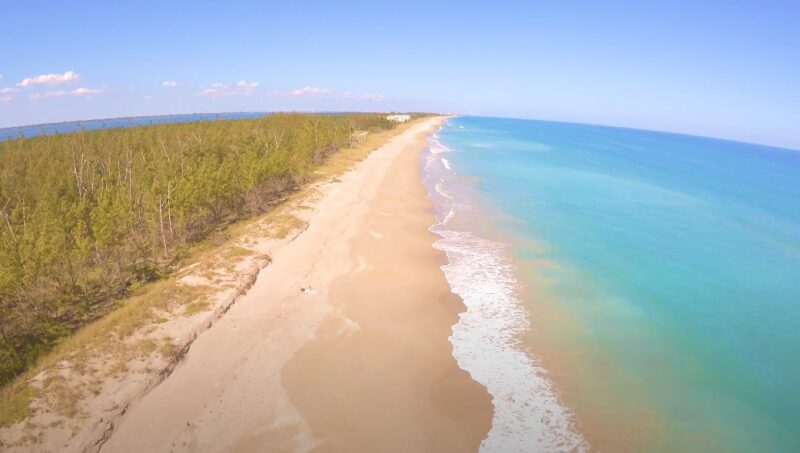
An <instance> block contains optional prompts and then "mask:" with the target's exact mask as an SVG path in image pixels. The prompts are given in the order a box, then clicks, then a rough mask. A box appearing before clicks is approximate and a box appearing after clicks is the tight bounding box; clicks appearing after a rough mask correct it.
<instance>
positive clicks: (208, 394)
mask: <svg viewBox="0 0 800 453" xmlns="http://www.w3.org/2000/svg"><path fill="white" fill-rule="evenodd" d="M441 121H442V119H441V118H431V119H427V120H425V121H422V122H420V123H418V124H416V125H413V126H412V127H411V128H409V129H408V130H407V131H405V132H404V133H402V134H400V135H398V136H396V137H395V138H393V139H392V140H391V141H390V142H388V143H387V144H385V145H384V146H382V147H380V148H379V149H377V150H375V151H374V152H372V153H371V154H370V155H369V157H367V158H366V159H365V160H364V161H362V162H361V163H359V164H358V165H357V166H356V167H355V168H354V169H353V170H352V171H350V172H348V173H346V174H345V175H343V176H342V177H341V178H339V179H338V180H335V181H333V182H331V183H328V184H325V185H323V186H322V187H321V188H320V193H319V195H318V197H317V198H316V199H315V200H313V201H312V202H309V203H308V206H307V208H308V209H309V210H311V213H310V214H309V215H308V217H307V218H308V222H309V226H308V228H307V229H306V230H305V231H303V232H302V233H301V234H300V235H298V236H297V237H296V238H295V239H294V240H292V241H289V242H287V243H286V244H284V245H282V246H281V247H278V248H276V249H275V250H274V251H273V252H272V254H271V256H272V263H271V264H270V265H269V266H267V267H266V268H264V269H263V270H262V271H261V273H260V274H259V276H258V279H257V281H256V283H255V284H254V285H253V287H252V288H251V289H250V291H249V292H248V293H247V294H245V295H244V296H243V297H242V298H241V299H240V300H239V301H237V303H236V304H235V305H233V306H232V307H231V309H230V310H229V311H228V312H227V313H226V314H225V315H224V316H223V317H222V318H221V319H219V320H218V321H217V322H216V323H215V324H214V325H213V326H212V327H211V328H209V329H208V330H207V331H205V332H204V333H203V334H202V335H200V336H199V337H198V338H197V339H196V340H195V342H194V343H193V344H192V346H191V349H190V350H189V352H188V354H187V355H186V357H185V359H184V360H183V361H182V362H181V363H180V364H179V365H178V367H177V368H176V369H175V371H174V372H173V373H172V374H171V375H170V376H169V377H168V378H167V379H166V380H164V382H162V383H161V384H160V385H158V386H157V387H155V388H154V389H153V390H152V391H151V392H150V393H148V394H147V395H146V396H145V397H144V398H142V399H141V400H140V401H138V402H137V403H135V404H134V405H132V407H131V408H130V409H129V410H128V411H127V413H126V414H125V415H124V416H123V417H122V418H121V419H120V420H119V421H118V423H117V426H115V427H114V432H113V433H112V434H111V436H110V438H109V439H108V440H107V441H106V442H105V444H103V446H102V450H103V451H342V452H345V451H346V452H353V451H437V452H446V451H458V452H463V451H476V450H477V449H478V447H479V445H480V442H481V440H482V439H483V437H484V436H485V435H486V433H487V432H488V430H489V428H490V426H491V420H492V404H491V399H490V396H489V394H488V393H487V391H486V389H485V388H484V387H483V386H481V385H480V384H478V383H477V382H475V381H474V380H472V379H471V377H470V376H469V374H468V373H467V372H465V371H464V370H461V369H460V368H459V367H458V365H457V364H456V361H455V359H454V358H453V356H452V346H451V344H450V342H449V340H448V337H449V335H450V332H451V327H452V325H453V324H454V323H456V322H457V320H458V313H459V312H460V311H462V310H463V309H464V306H463V305H462V303H461V301H460V300H459V299H458V297H457V296H455V295H453V294H452V293H451V292H450V288H449V286H448V284H447V282H446V280H445V277H444V274H443V273H442V271H441V269H440V266H441V265H442V264H443V262H444V260H445V257H444V256H443V254H442V252H440V251H437V250H435V249H433V248H432V246H431V244H432V243H433V242H434V241H435V240H436V237H435V236H434V235H433V234H432V233H430V232H429V231H428V227H429V226H430V225H431V224H432V223H434V218H433V214H432V212H431V211H430V203H429V201H428V199H427V196H426V191H425V189H424V187H423V185H422V182H421V177H420V171H421V169H420V164H419V156H420V153H421V151H422V150H423V149H424V148H425V146H426V137H427V136H428V135H429V134H430V133H431V132H432V131H433V130H435V128H436V127H437V126H438V125H439V124H440V123H441Z"/></svg>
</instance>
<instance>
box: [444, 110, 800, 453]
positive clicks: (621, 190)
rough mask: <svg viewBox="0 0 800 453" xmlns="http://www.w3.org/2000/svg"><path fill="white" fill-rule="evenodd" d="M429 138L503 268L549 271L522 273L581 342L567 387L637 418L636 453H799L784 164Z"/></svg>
mask: <svg viewBox="0 0 800 453" xmlns="http://www.w3.org/2000/svg"><path fill="white" fill-rule="evenodd" d="M439 135H440V141H441V142H442V143H443V144H445V145H446V146H448V147H449V148H451V149H452V152H450V153H447V159H448V160H449V161H450V162H451V165H452V168H453V169H454V171H455V172H457V173H458V174H460V175H462V176H469V177H476V179H475V182H474V189H475V190H476V191H477V193H478V194H480V196H481V197H482V198H483V199H484V200H485V201H486V202H487V205H489V206H491V207H492V209H495V210H497V211H498V212H499V213H501V214H502V216H499V217H498V216H495V217H489V218H493V219H499V220H494V222H495V223H496V225H495V226H496V227H497V228H499V229H501V230H503V231H505V232H508V233H509V234H510V235H513V236H514V237H516V238H518V239H519V240H520V244H523V245H522V246H518V248H517V250H516V252H515V253H516V258H517V259H518V260H519V263H523V262H526V260H528V259H530V258H536V259H546V260H550V261H553V262H555V263H556V264H557V266H556V267H554V268H548V269H540V270H538V271H539V272H540V273H542V274H546V275H547V277H549V278H550V279H552V280H551V281H552V283H551V284H549V285H548V286H547V288H546V290H547V291H548V293H549V294H551V295H552V296H553V297H554V299H555V300H556V301H557V303H558V305H559V306H560V308H561V309H563V310H564V311H565V312H567V313H569V315H570V316H573V317H575V318H576V319H578V320H580V322H581V325H582V326H584V328H583V329H582V330H581V332H580V333H579V334H576V339H575V341H576V343H579V345H580V347H581V348H582V351H583V354H584V356H583V358H582V359H581V361H582V362H583V364H582V365H581V367H580V370H576V371H575V373H576V374H577V373H583V374H584V375H585V376H584V379H583V381H585V382H589V381H592V382H593V383H592V385H593V386H594V388H597V389H603V392H608V393H611V394H612V395H611V396H613V398H617V399H620V400H621V399H625V398H629V399H634V400H635V403H636V404H639V405H641V406H644V407H646V409H647V410H652V412H653V413H654V414H655V415H654V419H655V420H657V423H656V424H657V425H658V426H659V428H658V436H656V438H654V439H652V440H651V441H650V442H651V443H649V444H648V445H646V448H645V450H651V451H655V450H658V451H705V450H726V451H729V450H735V451H800V429H799V428H798V427H800V152H798V151H793V150H785V149H778V148H771V147H766V146H759V145H752V144H744V143H737V142H731V141H724V140H716V139H710V138H702V137H693V136H686V135H677V134H668V133H660V132H651V131H641V130H631V129H622V128H610V127H602V126H589V125H578V124H565V123H554V122H543V121H529V120H511V119H497V118H477V117H460V118H455V119H451V120H450V121H449V122H448V124H447V125H446V126H445V127H444V128H443V129H442V131H440V133H439ZM525 241H530V243H531V244H534V243H535V244H536V246H535V247H534V246H533V245H531V246H530V247H526V246H524V244H525ZM525 303H526V304H535V303H536V301H531V300H528V301H525ZM532 323H533V324H534V325H536V319H533V320H532ZM533 350H534V351H535V350H536V347H535V345H533ZM609 364H612V365H613V366H608V365H609ZM587 376H588V377H590V378H591V379H588V378H587ZM576 393H580V392H576ZM581 398H585V399H592V398H595V399H597V401H596V402H591V401H590V402H588V403H586V404H583V405H580V404H578V405H577V406H578V407H594V408H601V409H602V410H607V411H613V410H614V409H613V407H614V404H612V403H604V402H602V401H607V400H609V395H608V394H605V395H602V396H601V395H594V396H592V395H588V396H587V395H586V394H585V392H584V393H581ZM613 398H611V399H610V400H611V401H613ZM601 400H602V401H601ZM567 401H568V402H569V395H567ZM604 404H605V405H604ZM620 407H623V408H624V407H627V406H626V405H620ZM619 410H625V409H619ZM578 417H579V418H580V417H581V414H580V413H578ZM610 418H611V419H613V418H614V414H611V416H610ZM619 419H620V420H624V419H625V418H624V417H619Z"/></svg>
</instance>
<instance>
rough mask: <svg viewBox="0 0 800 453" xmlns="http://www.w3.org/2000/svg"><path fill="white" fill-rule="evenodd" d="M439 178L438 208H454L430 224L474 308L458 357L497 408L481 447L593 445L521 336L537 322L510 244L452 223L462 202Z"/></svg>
mask: <svg viewBox="0 0 800 453" xmlns="http://www.w3.org/2000/svg"><path fill="white" fill-rule="evenodd" d="M434 150H437V151H438V152H435V151H434ZM442 150H447V151H451V150H450V149H449V148H447V147H445V146H444V145H442V144H441V143H440V142H438V140H436V139H435V138H434V139H432V140H431V153H432V154H438V153H441V152H446V151H442ZM433 162H435V161H431V163H433ZM441 163H442V165H444V162H441ZM447 167H449V165H448V166H447ZM425 169H426V172H427V174H426V178H428V179H429V180H430V179H431V178H435V176H434V173H436V171H437V170H439V171H441V169H440V168H439V169H437V168H435V167H434V166H433V165H425ZM448 169H449V168H448ZM436 179H438V181H437V182H436V183H435V185H434V188H435V192H432V198H433V199H434V203H435V204H436V205H437V211H438V212H441V213H445V212H446V213H447V214H446V215H444V216H441V217H442V218H441V219H440V221H439V223H437V224H436V225H433V226H432V227H431V231H432V232H434V233H436V234H438V235H439V236H441V237H442V239H441V240H439V241H437V242H436V243H435V244H434V247H436V248H437V249H439V250H442V251H444V252H445V253H446V254H447V258H448V264H446V265H445V266H442V269H443V270H444V273H445V276H446V277H447V281H448V282H449V284H450V287H451V288H452V291H453V292H454V293H456V294H458V295H459V296H460V297H461V299H462V300H463V301H464V304H465V305H466V307H467V309H466V311H465V312H463V313H461V315H460V316H459V321H458V323H457V324H456V325H455V326H453V333H452V335H451V337H450V341H451V343H452V344H453V355H454V357H455V358H456V361H457V362H458V364H459V366H460V367H461V368H463V369H465V370H467V371H468V372H469V373H470V374H471V375H472V377H473V379H475V380H476V381H478V382H480V383H481V384H483V385H484V386H486V388H487V390H488V391H489V393H490V394H491V396H492V402H493V404H494V410H495V412H494V419H493V421H492V428H491V430H490V431H489V433H488V435H487V437H486V438H485V439H484V440H483V442H482V444H481V451H484V452H530V451H538V452H559V451H587V450H588V448H589V447H588V444H587V442H586V441H585V440H584V438H583V437H582V436H581V434H580V433H579V432H578V431H577V430H576V429H575V427H574V424H573V417H572V413H571V412H570V411H569V410H568V409H567V408H566V407H565V406H564V405H562V404H561V402H560V400H559V398H558V396H557V394H556V392H555V390H554V389H553V387H552V384H551V383H550V381H549V380H548V378H547V376H546V371H545V370H544V369H543V368H541V367H540V366H539V365H537V364H536V363H535V362H534V360H533V359H532V358H531V356H530V355H529V354H528V352H527V351H526V350H525V349H524V347H523V345H522V344H521V343H520V341H519V340H518V336H519V334H521V333H524V332H526V331H527V330H528V329H529V328H530V323H529V319H528V313H527V311H526V310H525V309H524V308H523V306H522V304H521V302H520V301H519V300H518V299H517V298H516V291H517V288H518V285H519V284H518V282H517V280H516V278H515V276H514V267H513V263H512V262H511V261H510V260H509V259H508V258H507V256H508V254H507V250H506V246H505V245H504V244H502V243H499V242H495V241H490V240H488V239H484V238H482V237H479V236H478V235H476V234H474V233H472V232H469V231H457V230H455V229H451V228H449V227H448V225H449V223H450V221H451V219H452V218H453V217H454V216H455V215H456V210H455V204H456V201H458V200H454V199H453V197H452V196H451V195H450V194H449V193H447V192H445V190H444V189H443V186H444V184H445V181H444V180H443V179H441V178H436ZM436 179H434V180H436ZM437 195H438V196H437Z"/></svg>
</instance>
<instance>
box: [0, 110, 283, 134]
mask: <svg viewBox="0 0 800 453" xmlns="http://www.w3.org/2000/svg"><path fill="white" fill-rule="evenodd" d="M269 113H270V112H228V113H188V114H177V115H153V116H134V117H124V118H101V119H94V120H86V121H65V122H61V123H45V124H32V125H30V126H15V127H4V128H0V141H4V140H9V139H13V138H31V137H37V136H39V135H53V134H66V133H69V132H76V131H79V130H96V129H115V128H120V127H133V126H147V125H150V124H166V123H191V122H194V121H217V120H240V119H248V118H258V117H261V116H264V115H268V114H269Z"/></svg>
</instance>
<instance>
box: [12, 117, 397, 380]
mask: <svg viewBox="0 0 800 453" xmlns="http://www.w3.org/2000/svg"><path fill="white" fill-rule="evenodd" d="M392 126H393V123H391V122H390V121H388V120H386V119H385V118H384V116H382V115H377V114H353V115H301V114H273V115H269V116H266V117H264V118H261V119H254V120H235V121H214V122H198V123H184V124H163V125H154V126H144V127H133V128H126V129H110V130H100V131H92V132H85V131H84V132H76V133H71V134H64V135H52V136H43V137H36V138H30V139H17V140H10V141H6V142H0V384H4V383H6V382H8V381H9V380H10V379H12V378H13V377H14V376H15V375H17V374H18V373H20V372H21V371H23V370H24V369H25V368H26V367H27V366H28V365H29V364H30V363H31V362H32V361H34V360H35V359H36V358H37V357H38V356H39V355H41V354H42V353H43V352H45V351H47V350H48V349H50V348H51V347H52V346H53V345H54V344H55V343H56V342H57V341H58V340H59V339H61V338H63V337H64V336H66V335H68V334H70V333H71V332H73V331H74V330H75V329H77V328H78V327H80V326H81V325H84V324H85V323H86V322H88V321H90V320H92V319H95V318H97V317H98V316H100V315H102V314H103V313H105V312H106V311H107V310H108V308H109V307H111V306H112V305H113V304H111V303H110V302H112V301H114V300H116V299H118V298H120V297H123V296H125V295H126V294H127V293H128V292H129V291H130V289H131V288H132V287H134V286H136V285H140V284H141V283H144V282H148V281H151V280H154V279H157V278H158V277H159V276H161V275H164V274H165V273H166V272H169V270H170V267H171V265H172V264H173V263H174V262H175V259H176V257H177V256H179V255H180V253H181V251H182V250H185V249H186V248H187V247H188V246H190V245H191V244H193V243H196V242H197V241H200V240H202V239H204V238H206V237H208V235H209V234H211V233H212V232H214V231H215V230H218V229H219V228H220V227H221V226H223V225H226V224H228V223H230V222H232V221H235V220H238V219H242V218H244V217H246V216H250V215H253V214H256V213H260V212H263V211H264V210H265V209H266V208H267V207H268V206H269V205H270V203H274V201H275V200H276V199H278V198H279V197H280V196H281V194H283V193H285V192H287V191H290V190H292V189H294V188H296V187H297V185H298V184H299V183H301V182H303V181H304V180H306V179H307V178H309V177H310V175H311V173H312V172H313V170H314V168H315V167H316V166H317V165H319V164H320V163H321V162H322V161H323V160H324V159H325V158H326V157H327V156H329V155H330V154H332V153H334V152H335V151H337V150H338V149H340V148H342V147H345V146H348V145H350V144H351V140H352V139H353V137H354V132H356V131H371V130H372V131H374V130H376V129H387V128H390V127H392Z"/></svg>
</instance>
